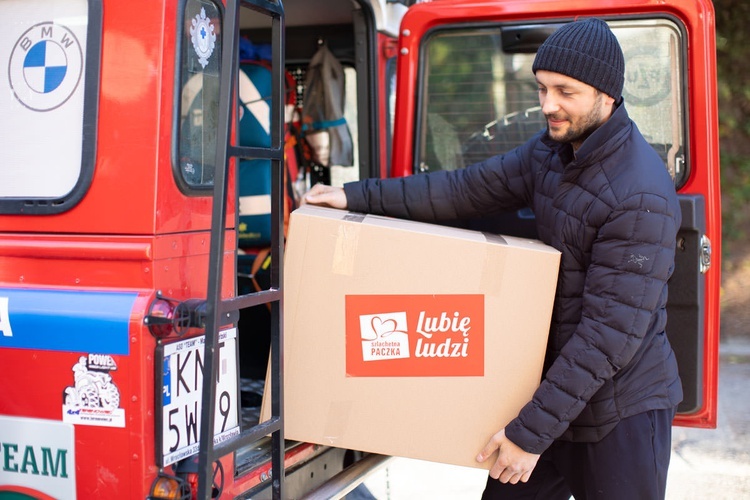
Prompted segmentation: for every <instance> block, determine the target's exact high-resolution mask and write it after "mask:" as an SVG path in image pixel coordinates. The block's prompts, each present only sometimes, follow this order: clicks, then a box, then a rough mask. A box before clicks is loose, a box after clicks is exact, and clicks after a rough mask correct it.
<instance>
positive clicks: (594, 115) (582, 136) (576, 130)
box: [545, 94, 605, 148]
mask: <svg viewBox="0 0 750 500" xmlns="http://www.w3.org/2000/svg"><path fill="white" fill-rule="evenodd" d="M601 102H602V94H597V96H596V100H595V101H594V105H593V106H592V108H591V110H590V111H589V112H588V113H587V114H585V115H582V116H580V117H578V118H576V119H571V117H570V116H566V115H564V114H553V115H545V118H547V120H548V121H547V134H549V136H550V137H551V138H552V140H554V141H557V142H561V143H569V144H572V145H573V146H574V147H576V148H577V147H578V146H580V145H581V144H582V143H583V141H585V140H586V139H587V138H588V137H589V136H590V135H591V134H593V133H594V131H595V130H596V129H598V128H599V127H600V126H601V124H602V123H604V121H605V120H604V119H603V118H602V116H601V113H600V111H599V110H600V109H601ZM550 119H553V120H566V121H567V122H568V123H569V124H570V125H569V126H568V127H567V129H565V130H560V131H554V130H553V129H552V127H550V125H549V120H550Z"/></svg>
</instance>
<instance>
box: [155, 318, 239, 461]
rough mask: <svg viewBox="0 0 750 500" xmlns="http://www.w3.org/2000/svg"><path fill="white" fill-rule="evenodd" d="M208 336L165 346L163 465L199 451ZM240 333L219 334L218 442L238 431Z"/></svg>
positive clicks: (216, 436)
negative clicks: (238, 341)
mask: <svg viewBox="0 0 750 500" xmlns="http://www.w3.org/2000/svg"><path fill="white" fill-rule="evenodd" d="M205 339H206V338H205V336H201V337H193V338H189V339H185V340H180V341H179V342H173V343H171V344H165V345H164V363H163V370H162V412H161V435H162V466H164V467H165V466H167V465H169V464H172V463H174V462H177V461H178V460H181V459H183V458H185V457H189V456H191V455H194V454H195V453H197V452H198V448H199V442H198V440H199V435H200V426H201V392H202V390H203V366H204V364H205V362H204V360H205V357H204V344H205ZM237 398H238V390H237V329H236V328H231V329H228V330H224V331H222V332H220V333H219V366H218V373H217V380H216V404H215V411H214V444H219V443H221V442H223V441H226V440H227V439H229V438H231V437H232V436H236V435H237V434H239V433H240V427H239V405H238V400H237Z"/></svg>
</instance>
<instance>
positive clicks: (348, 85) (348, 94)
mask: <svg viewBox="0 0 750 500" xmlns="http://www.w3.org/2000/svg"><path fill="white" fill-rule="evenodd" d="M344 81H345V83H344V86H345V96H344V118H345V119H346V125H347V127H349V133H350V134H351V136H352V146H353V150H352V154H353V158H354V161H353V165H359V147H358V146H359V129H358V128H357V124H358V123H359V122H358V121H357V71H356V70H355V69H354V68H353V67H351V66H344ZM330 168H331V185H333V186H343V185H344V184H345V183H347V182H352V181H356V180H359V169H358V168H356V167H353V166H344V167H342V166H338V165H332V166H331V167H330Z"/></svg>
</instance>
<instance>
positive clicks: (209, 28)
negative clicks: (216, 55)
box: [190, 7, 216, 68]
mask: <svg viewBox="0 0 750 500" xmlns="http://www.w3.org/2000/svg"><path fill="white" fill-rule="evenodd" d="M191 24H192V26H191V27H190V39H191V40H192V42H193V48H194V49H195V53H196V54H198V62H199V63H201V66H202V67H204V68H205V67H206V65H208V58H209V57H211V54H212V53H213V51H214V47H216V35H215V34H214V27H213V25H212V24H211V19H209V18H207V17H206V9H204V8H203V7H201V13H200V14H196V15H195V19H193V20H192V22H191Z"/></svg>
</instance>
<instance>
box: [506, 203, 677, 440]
mask: <svg viewBox="0 0 750 500" xmlns="http://www.w3.org/2000/svg"><path fill="white" fill-rule="evenodd" d="M679 224H680V213H679V211H678V207H676V202H675V201H674V200H672V201H670V200H669V199H667V198H664V197H663V196H659V195H655V194H638V195H633V196H631V197H630V198H628V199H626V200H624V201H623V202H622V203H621V204H620V206H618V207H615V208H614V209H613V210H612V211H611V212H610V214H609V216H608V218H607V220H606V222H605V223H604V224H603V225H602V226H601V227H600V229H599V231H598V233H597V237H596V240H595V242H594V244H593V246H592V250H591V261H590V264H589V267H588V269H587V270H586V274H585V284H584V291H583V297H582V315H581V320H580V322H579V323H578V325H577V326H576V328H575V331H574V332H573V334H572V336H571V338H570V340H569V341H568V342H567V343H566V344H565V345H564V346H563V347H562V349H561V351H560V355H559V356H558V357H557V358H556V359H555V360H554V362H553V363H552V366H551V367H550V369H549V370H548V371H547V373H546V376H545V378H544V380H543V381H542V383H541V385H540V387H539V388H538V389H537V391H536V392H535V394H534V397H533V398H532V400H531V401H530V402H529V403H528V404H526V406H524V408H523V409H522V410H521V412H520V413H519V415H518V417H517V418H515V419H514V420H513V421H511V422H510V423H509V424H508V426H507V427H506V429H505V430H506V435H507V436H508V438H509V439H510V440H511V441H513V442H514V443H516V444H517V445H519V446H520V447H521V448H523V449H524V450H526V451H527V452H530V453H537V454H539V453H541V452H542V451H544V450H545V449H547V448H548V447H549V446H550V444H552V442H553V441H554V440H555V439H557V438H558V437H560V436H561V435H562V434H563V433H564V432H565V430H566V429H567V428H568V426H569V425H570V423H571V422H572V421H573V420H574V419H575V418H576V417H577V416H578V415H579V414H580V413H581V412H582V411H583V409H584V407H585V406H586V404H587V402H588V401H589V400H590V399H591V398H592V396H593V395H594V394H595V393H596V391H597V390H598V389H599V388H600V387H601V386H602V385H603V384H604V382H605V381H607V380H609V379H612V378H613V377H615V375H616V374H617V373H618V372H619V371H620V370H621V369H622V368H623V367H625V366H626V365H627V364H628V363H629V362H630V361H631V360H632V359H633V358H634V356H635V355H636V354H637V352H638V350H639V349H640V348H641V347H642V343H643V341H644V337H645V336H646V334H647V333H648V332H649V331H650V329H651V328H652V327H654V326H655V325H654V321H655V318H656V317H657V314H659V310H660V309H663V308H664V307H665V302H666V286H667V280H668V279H669V277H670V275H671V274H672V270H673V267H674V247H675V240H676V236H677V230H678V228H679ZM662 313H663V312H662ZM662 326H663V325H662ZM646 347H647V346H646Z"/></svg>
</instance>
